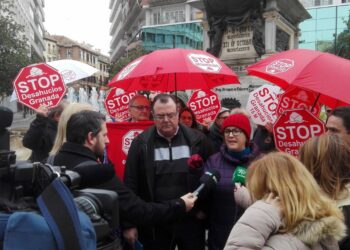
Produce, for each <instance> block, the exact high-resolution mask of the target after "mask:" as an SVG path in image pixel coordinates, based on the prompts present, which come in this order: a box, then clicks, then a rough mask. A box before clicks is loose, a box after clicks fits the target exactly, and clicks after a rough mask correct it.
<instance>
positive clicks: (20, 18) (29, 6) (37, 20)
mask: <svg viewBox="0 0 350 250" xmlns="http://www.w3.org/2000/svg"><path fill="white" fill-rule="evenodd" d="M13 5H14V10H13V11H14V13H15V16H14V19H15V21H16V22H17V23H18V24H20V25H22V26H23V27H24V32H25V36H26V37H27V39H28V42H29V44H30V48H31V53H35V54H36V55H37V56H39V57H40V58H43V57H44V54H43V51H44V49H45V44H44V39H43V37H44V30H45V28H44V25H43V22H44V20H45V13H44V9H43V8H44V6H45V2H44V0H13Z"/></svg>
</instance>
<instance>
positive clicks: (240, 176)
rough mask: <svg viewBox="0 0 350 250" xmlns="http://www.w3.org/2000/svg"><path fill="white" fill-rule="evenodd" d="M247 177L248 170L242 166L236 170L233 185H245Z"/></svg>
mask: <svg viewBox="0 0 350 250" xmlns="http://www.w3.org/2000/svg"><path fill="white" fill-rule="evenodd" d="M246 177H247V169H246V168H245V167H242V166H237V167H236V170H235V171H234V172H233V175H232V184H233V185H234V184H235V183H237V182H238V183H241V185H245V179H246Z"/></svg>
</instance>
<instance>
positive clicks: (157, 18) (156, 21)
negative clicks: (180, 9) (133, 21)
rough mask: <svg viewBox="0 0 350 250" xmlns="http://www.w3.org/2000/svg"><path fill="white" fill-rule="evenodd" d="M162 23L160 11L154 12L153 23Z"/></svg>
mask: <svg viewBox="0 0 350 250" xmlns="http://www.w3.org/2000/svg"><path fill="white" fill-rule="evenodd" d="M157 24H161V20H160V11H157V12H155V13H153V25H157Z"/></svg>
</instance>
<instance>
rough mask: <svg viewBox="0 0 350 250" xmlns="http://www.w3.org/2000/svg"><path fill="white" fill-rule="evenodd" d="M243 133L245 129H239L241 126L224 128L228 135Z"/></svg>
mask: <svg viewBox="0 0 350 250" xmlns="http://www.w3.org/2000/svg"><path fill="white" fill-rule="evenodd" d="M242 133H243V131H242V130H241V129H239V128H234V129H225V130H224V134H225V135H226V136H230V135H231V134H232V135H233V136H238V135H240V134H242Z"/></svg>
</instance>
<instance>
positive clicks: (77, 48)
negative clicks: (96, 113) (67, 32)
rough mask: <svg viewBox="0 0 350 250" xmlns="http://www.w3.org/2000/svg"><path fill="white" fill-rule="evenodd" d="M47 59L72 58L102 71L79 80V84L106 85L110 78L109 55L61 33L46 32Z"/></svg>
mask: <svg viewBox="0 0 350 250" xmlns="http://www.w3.org/2000/svg"><path fill="white" fill-rule="evenodd" d="M45 48H46V50H45V59H46V61H53V60H60V59H72V60H77V61H81V62H83V63H86V64H88V65H90V66H92V67H95V68H97V69H99V70H100V71H99V72H97V73H96V74H94V75H93V76H91V77H88V78H85V79H82V80H79V81H78V82H77V84H81V85H84V86H85V85H88V86H95V87H98V86H100V85H105V84H106V83H107V81H108V79H109V73H108V70H109V65H110V61H109V57H108V56H105V55H103V54H102V53H101V52H100V51H99V50H95V49H93V48H92V45H90V44H86V43H84V44H81V43H78V42H76V41H74V40H72V39H70V38H68V37H65V36H61V35H50V34H48V33H46V34H45Z"/></svg>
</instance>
